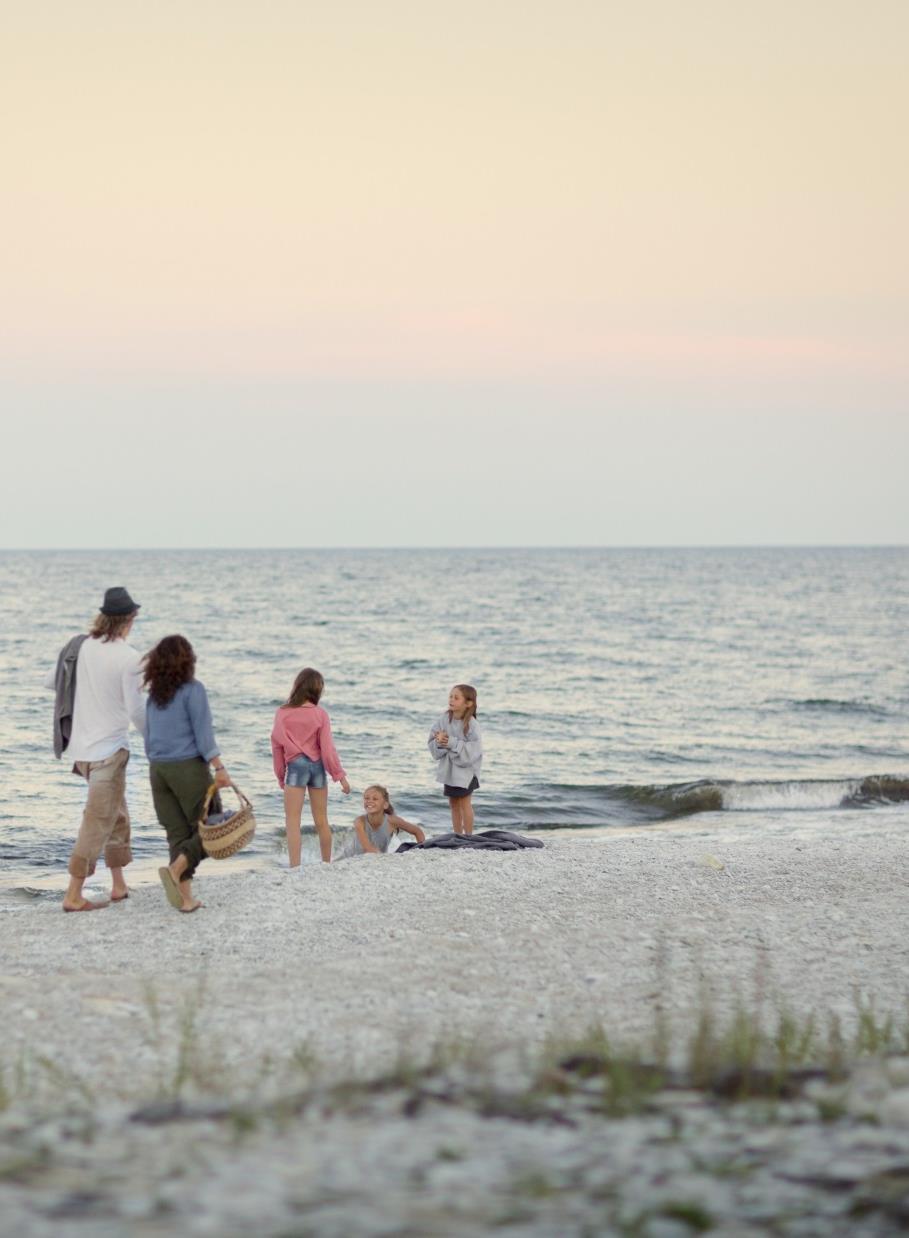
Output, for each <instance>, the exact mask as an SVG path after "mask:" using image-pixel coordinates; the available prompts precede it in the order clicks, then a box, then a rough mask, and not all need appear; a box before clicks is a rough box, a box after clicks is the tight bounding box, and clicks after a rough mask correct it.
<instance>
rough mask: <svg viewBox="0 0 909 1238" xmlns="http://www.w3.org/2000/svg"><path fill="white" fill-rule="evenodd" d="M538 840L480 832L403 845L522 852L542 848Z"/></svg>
mask: <svg viewBox="0 0 909 1238" xmlns="http://www.w3.org/2000/svg"><path fill="white" fill-rule="evenodd" d="M542 846H543V844H542V843H541V842H540V840H539V839H538V838H527V836H526V835H524V834H512V832H511V831H510V830H480V831H479V832H478V833H477V834H437V835H435V837H433V838H427V839H426V842H425V843H402V844H401V846H400V847H398V850H397V852H396V854H397V855H400V854H401V852H402V851H429V850H433V851H521V850H522V849H523V848H524V847H542Z"/></svg>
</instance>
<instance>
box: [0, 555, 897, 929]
mask: <svg viewBox="0 0 909 1238" xmlns="http://www.w3.org/2000/svg"><path fill="white" fill-rule="evenodd" d="M110 585H124V586H126V587H127V588H128V589H129V591H130V592H131V594H132V595H133V597H134V598H135V599H136V600H137V601H138V602H140V603H141V612H140V617H139V620H138V621H137V623H136V626H135V628H134V630H133V633H132V636H131V643H132V644H133V645H135V647H136V648H137V649H139V650H140V651H142V652H145V651H147V650H148V649H149V648H150V647H151V646H152V645H154V644H155V642H156V641H158V640H159V639H160V638H161V637H163V636H166V635H168V634H170V633H174V632H179V633H182V634H183V635H185V636H186V637H188V639H189V640H190V641H191V642H192V644H193V646H194V648H195V650H196V654H197V658H198V664H197V674H198V677H199V678H200V679H201V680H202V682H203V683H204V684H205V686H206V688H207V690H208V693H209V697H210V700H211V705H212V711H213V715H214V721H215V730H216V735H217V738H218V741H219V744H220V747H221V750H222V752H223V755H224V759H225V761H226V763H227V765H228V766H229V768H230V771H231V774H232V775H233V777H234V779H235V781H236V783H237V784H238V786H239V787H240V788H241V789H242V791H243V792H244V793H245V794H246V795H247V796H248V797H249V798H250V800H251V801H252V802H253V805H254V808H255V813H256V819H257V822H258V829H257V833H256V838H255V840H254V845H253V846H252V847H251V848H250V850H249V851H247V852H245V853H243V855H242V856H238V857H236V858H235V859H234V860H232V861H228V862H225V863H222V864H217V865H216V864H214V863H211V864H209V865H207V866H206V868H205V869H203V870H202V874H200V876H201V875H204V874H210V875H212V876H214V875H216V874H217V872H228V871H232V865H233V866H237V865H246V866H250V865H252V866H277V865H280V864H281V863H286V859H285V858H284V843H283V806H282V796H281V792H280V790H279V788H278V786H277V783H276V781H275V777H274V774H273V771H272V765H271V750H270V744H269V735H270V731H271V725H272V720H273V717H274V712H275V709H276V708H277V707H278V706H279V705H280V704H281V703H282V702H283V701H284V700H285V699H286V697H287V695H288V693H289V691H290V687H291V684H292V682H293V680H294V677H295V675H296V674H297V672H298V671H299V670H300V669H301V668H302V667H304V666H313V667H316V668H317V669H318V670H320V671H321V672H322V674H323V675H324V678H325V684H326V687H325V695H324V697H323V701H322V703H323V705H324V706H325V707H326V708H327V710H328V712H329V714H330V715H331V719H332V726H333V730H334V734H335V741H336V744H337V747H338V750H339V753H340V755H341V759H342V761H343V763H344V765H345V767H346V769H347V772H348V776H349V778H350V782H351V784H352V788H353V790H352V793H351V795H350V796H349V797H345V796H343V795H342V793H341V791H340V789H339V788H338V787H336V786H335V787H332V790H331V792H330V797H329V810H330V817H331V820H332V824H333V827H334V828H335V829H337V831H338V832H339V834H340V833H341V831H343V830H344V829H348V828H349V827H350V825H351V822H352V819H353V817H354V816H355V815H356V813H357V812H358V811H360V810H361V798H360V797H361V794H362V791H363V789H364V788H365V787H366V786H367V785H369V784H370V783H373V782H379V783H382V784H384V785H385V786H387V787H388V788H389V791H390V792H391V796H392V799H393V801H394V804H395V807H396V809H397V811H398V812H399V813H401V814H402V815H403V816H404V817H406V818H408V819H409V820H412V821H416V822H420V823H422V824H423V826H424V828H426V829H427V830H429V831H432V832H438V831H443V830H446V829H447V828H449V815H448V807H447V802H446V801H445V799H444V797H443V796H442V795H441V793H440V788H439V787H438V786H437V785H436V784H435V782H434V777H433V762H432V760H431V759H430V757H429V754H428V751H427V747H426V740H427V736H428V732H429V728H430V724H431V723H432V721H433V720H434V719H435V718H436V717H437V716H438V714H439V712H440V711H441V710H442V709H443V708H444V707H445V706H446V703H447V698H448V692H449V689H450V688H451V687H452V685H453V684H456V683H470V684H473V685H474V686H475V687H476V689H477V692H478V702H479V722H480V724H481V727H482V729H483V737H484V744H485V751H486V757H485V763H484V767H483V772H482V776H481V786H480V790H479V791H478V792H477V793H476V794H475V796H474V805H475V810H476V818H477V828H483V827H492V826H496V827H504V828H507V829H511V830H521V831H528V832H531V833H534V834H536V835H538V836H539V837H541V838H543V839H544V841H545V839H546V838H547V837H549V838H552V837H556V836H558V835H563V836H567V835H570V836H572V837H575V838H578V839H587V840H589V839H591V838H594V837H597V838H603V837H608V836H609V834H610V832H614V831H616V830H629V829H655V828H657V829H675V830H679V829H684V830H688V831H691V830H701V831H705V830H708V829H709V830H710V831H715V830H720V831H741V830H744V829H749V830H766V831H773V830H790V831H791V830H793V829H797V830H798V831H800V832H801V833H802V834H803V835H804V836H805V838H806V839H808V840H813V842H814V843H815V844H816V845H817V846H824V844H825V838H826V836H827V833H828V832H829V830H830V827H831V824H832V823H834V822H835V821H836V822H839V823H847V824H848V826H849V828H851V829H854V830H856V831H861V830H862V829H863V828H864V826H865V824H866V823H868V822H869V821H870V820H871V819H872V817H873V818H874V819H875V820H877V819H879V815H880V814H888V815H889V816H890V817H892V818H894V819H895V820H896V822H897V823H898V824H899V825H900V826H906V827H907V828H909V661H907V653H909V649H907V641H906V632H907V620H909V548H907V547H881V548H874V547H869V548H861V547H850V548H830V547H824V548H811V547H806V548H787V549H780V548H749V549H741V548H719V549H700V548H699V549H674V548H664V549H590V548H584V549H501V550H497V549H482V550H477V549H453V550H445V549H427V550H405V549H401V550H308V549H307V550H133V551H123V550H110V551H104V550H84V551H71V550H67V551H5V552H0V683H2V688H3V693H2V703H3V707H2V709H0V772H2V786H3V796H2V800H0V904H2V906H3V907H4V909H7V910H12V909H14V908H17V907H23V906H25V905H27V904H28V902H29V901H30V900H32V899H34V898H40V897H59V894H60V892H61V891H62V889H63V888H64V886H65V882H66V865H67V859H68V856H69V851H70V848H71V846H72V842H73V839H74V837H75V834H76V831H77V828H78V824H79V819H80V815H81V808H82V802H83V799H84V784H83V783H82V781H81V779H79V778H78V777H77V776H75V775H74V774H73V773H72V772H71V767H70V766H69V765H68V764H67V762H66V760H65V759H64V760H63V761H57V760H55V759H54V755H53V749H52V706H53V693H52V692H50V691H49V690H48V689H47V688H46V687H45V686H44V680H45V676H46V675H47V673H48V671H49V670H50V669H51V668H52V667H53V665H54V663H55V661H56V657H57V653H58V651H59V650H60V648H61V646H62V645H63V644H64V643H65V642H66V641H67V640H68V639H69V637H71V636H72V635H74V634H75V633H77V632H80V631H85V630H87V628H88V626H89V624H90V623H91V621H92V619H93V617H94V615H95V613H96V611H97V608H98V606H99V604H100V601H101V597H102V595H103V592H104V590H105V589H106V588H107V587H108V586H110ZM132 747H133V756H132V758H131V760H130V763H129V767H128V799H129V804H130V811H131V814H132V820H133V847H134V852H135V863H134V865H133V866H132V867H131V869H130V873H129V878H130V881H131V883H133V884H136V883H141V882H143V881H153V880H155V879H156V878H155V872H156V867H157V865H158V864H159V863H162V862H164V858H165V847H164V834H163V830H162V829H161V827H160V826H159V825H158V824H157V822H156V820H155V817H154V813H153V810H152V803H151V797H150V794H149V789H148V765H147V762H146V759H145V756H144V753H143V750H142V742H141V739H140V738H139V737H138V736H137V735H134V736H133V744H132ZM227 794H228V796H229V795H230V794H231V793H229V792H228V793H227ZM316 857H317V849H316V847H315V840H314V838H312V837H311V836H308V837H307V839H306V846H305V851H304V862H305V863H315V862H316ZM101 868H102V869H103V865H102V866H101ZM233 871H236V868H235V867H234V869H233ZM98 881H99V883H100V886H101V888H103V872H102V871H101V869H99V875H98Z"/></svg>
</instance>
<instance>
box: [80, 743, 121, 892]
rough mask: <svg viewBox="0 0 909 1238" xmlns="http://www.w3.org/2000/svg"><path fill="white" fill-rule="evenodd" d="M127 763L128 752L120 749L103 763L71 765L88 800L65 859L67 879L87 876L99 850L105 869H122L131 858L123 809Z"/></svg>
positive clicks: (93, 868) (90, 872) (82, 762)
mask: <svg viewBox="0 0 909 1238" xmlns="http://www.w3.org/2000/svg"><path fill="white" fill-rule="evenodd" d="M128 760H129V751H128V750H127V749H126V748H120V749H118V751H117V752H115V753H114V755H113V756H111V757H107V758H106V759H105V760H103V761H77V762H76V764H75V765H74V766H73V773H74V774H81V775H82V777H83V778H84V779H85V780H86V781H87V782H88V799H87V800H86V801H85V811H84V812H83V813H82V824H81V826H80V827H79V837H78V838H77V839H76V845H75V846H74V847H73V853H72V855H71V856H70V858H69V872H70V876H71V877H83V878H85V877H90V876H91V875H92V873H93V872H94V871H95V865H96V863H97V862H98V856H99V855H100V854H101V852H102V851H103V852H104V863H105V864H106V865H107V867H108V868H123V867H124V865H126V864H128V863H129V862H130V860H131V859H132V858H133V853H132V850H131V848H130V845H129V810H128V809H127V807H126V763H127V761H128Z"/></svg>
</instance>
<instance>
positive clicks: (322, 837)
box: [309, 787, 331, 864]
mask: <svg viewBox="0 0 909 1238" xmlns="http://www.w3.org/2000/svg"><path fill="white" fill-rule="evenodd" d="M309 811H310V812H311V813H312V823H313V825H314V826H315V827H316V833H317V834H318V835H319V850H320V851H321V853H322V862H323V864H330V863H331V826H330V825H329V824H328V787H310V788H309Z"/></svg>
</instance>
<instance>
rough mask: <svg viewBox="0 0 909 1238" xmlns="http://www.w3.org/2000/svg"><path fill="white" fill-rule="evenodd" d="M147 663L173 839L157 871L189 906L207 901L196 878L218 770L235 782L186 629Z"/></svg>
mask: <svg viewBox="0 0 909 1238" xmlns="http://www.w3.org/2000/svg"><path fill="white" fill-rule="evenodd" d="M144 666H145V669H144V675H143V679H144V683H145V686H146V687H147V688H148V697H149V699H148V706H147V709H146V714H145V719H146V721H145V751H146V754H147V756H148V760H149V776H150V778H151V791H152V800H153V801H154V805H155V813H156V815H157V818H158V820H159V821H160V823H161V824H162V825H163V826H164V829H165V830H166V832H167V841H168V844H169V846H170V864H169V865H168V866H167V868H159V869H158V876H159V877H160V878H161V883H162V885H163V886H164V892H165V894H166V895H167V899H168V902H169V903H170V904H171V906H173V907H176V909H177V910H178V911H182V912H187V913H188V912H192V911H198V909H199V908H200V907H201V906H202V904H201V903H200V902H199V901H198V900H197V899H195V898H193V885H192V879H193V876H194V874H195V871H196V868H197V866H198V864H199V862H200V861H201V860H202V859H203V858H204V852H203V851H202V840H201V838H200V837H199V828H198V825H199V817H200V816H201V813H202V806H203V804H204V803H205V796H206V794H207V792H208V788H209V787H210V786H211V783H212V771H213V773H214V781H215V782H216V783H217V785H218V786H219V787H228V786H230V778H229V776H228V773H227V770H226V768H225V766H224V763H223V762H222V760H221V754H220V751H219V749H218V746H217V744H216V743H215V736H214V731H213V730H212V721H211V709H210V708H209V704H208V695H207V693H206V691H205V688H204V687H203V685H202V684H201V683H200V682H199V680H198V679H196V678H195V670H196V655H195V653H194V652H193V647H192V645H191V644H190V643H189V641H188V640H187V639H186V637H185V636H165V637H164V639H163V640H161V641H159V642H158V644H157V645H155V647H154V649H152V651H151V652H150V653H149V654H147V655H146V657H145V663H144ZM209 767H211V770H209Z"/></svg>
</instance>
